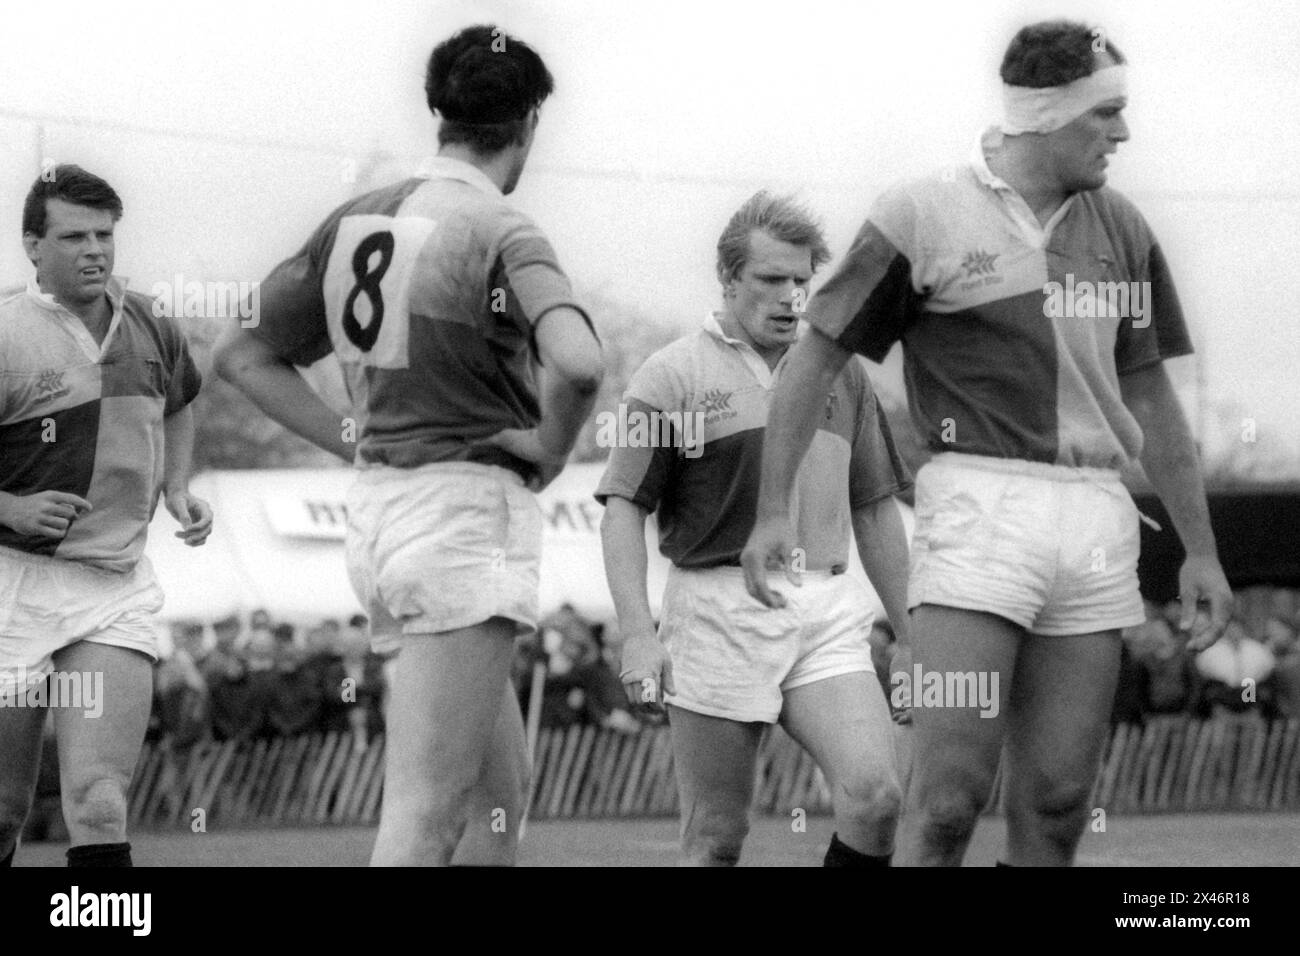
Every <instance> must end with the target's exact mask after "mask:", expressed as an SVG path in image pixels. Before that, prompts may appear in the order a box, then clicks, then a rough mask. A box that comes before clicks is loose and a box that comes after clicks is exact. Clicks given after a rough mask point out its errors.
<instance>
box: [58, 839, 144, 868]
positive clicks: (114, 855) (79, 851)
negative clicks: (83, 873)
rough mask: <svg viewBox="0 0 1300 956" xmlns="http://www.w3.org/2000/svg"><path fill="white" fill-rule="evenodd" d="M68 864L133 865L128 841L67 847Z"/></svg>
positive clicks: (97, 865)
mask: <svg viewBox="0 0 1300 956" xmlns="http://www.w3.org/2000/svg"><path fill="white" fill-rule="evenodd" d="M68 866H77V867H86V866H94V867H108V866H118V867H121V866H134V864H133V863H132V862H131V844H129V843H90V844H87V845H86V846H74V847H69V848H68Z"/></svg>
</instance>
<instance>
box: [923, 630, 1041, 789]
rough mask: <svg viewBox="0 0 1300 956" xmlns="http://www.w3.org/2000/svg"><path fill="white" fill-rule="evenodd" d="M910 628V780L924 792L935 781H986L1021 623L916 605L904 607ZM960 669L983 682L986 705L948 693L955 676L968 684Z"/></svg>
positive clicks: (998, 742)
mask: <svg viewBox="0 0 1300 956" xmlns="http://www.w3.org/2000/svg"><path fill="white" fill-rule="evenodd" d="M911 630H912V642H913V650H912V661H913V673H912V679H911V697H912V728H913V731H914V734H913V740H912V743H913V763H912V779H911V781H910V787H911V788H912V790H915V791H916V792H918V793H921V794H924V792H925V791H926V790H927V789H928V788H929V787H932V786H934V785H936V784H947V783H953V782H955V783H958V784H961V783H970V784H972V785H977V784H979V785H982V784H986V783H989V782H990V781H991V778H992V776H993V774H994V773H996V771H997V764H998V759H999V757H1000V754H1001V747H1002V735H1003V733H1004V730H1005V715H1006V712H1007V703H1008V700H1009V698H1010V694H1011V686H1012V683H1013V680H1014V679H1015V668H1016V653H1017V648H1018V646H1019V644H1020V641H1021V639H1022V637H1023V636H1024V631H1023V629H1022V628H1020V627H1019V625H1016V624H1013V623H1012V622H1011V621H1008V620H1007V619H1005V618H1002V617H998V616H997V615H994V614H987V613H984V612H982V611H969V610H964V609H961V608H951V607H943V606H939V605H933V604H923V605H921V606H920V607H917V608H916V609H915V610H913V612H912V628H911ZM918 671H919V673H920V675H921V681H920V684H919V686H918V684H917V681H916V679H915V678H916V674H917V673H918ZM966 675H973V679H974V683H975V685H976V686H977V687H978V686H979V685H980V682H981V681H983V686H984V687H985V688H986V689H987V690H988V691H989V693H990V695H991V698H990V701H989V704H990V706H987V707H985V706H981V704H980V702H979V701H978V700H971V699H970V695H969V694H968V695H966V699H965V701H964V702H959V701H958V700H956V699H953V698H952V697H951V696H950V694H949V688H950V687H952V686H955V685H956V684H957V683H958V682H962V683H964V685H965V686H966V687H967V688H969V687H970V686H971V678H970V677H968V676H966ZM959 703H962V704H963V705H961V706H958V704H959ZM909 792H912V791H911V790H910V791H909Z"/></svg>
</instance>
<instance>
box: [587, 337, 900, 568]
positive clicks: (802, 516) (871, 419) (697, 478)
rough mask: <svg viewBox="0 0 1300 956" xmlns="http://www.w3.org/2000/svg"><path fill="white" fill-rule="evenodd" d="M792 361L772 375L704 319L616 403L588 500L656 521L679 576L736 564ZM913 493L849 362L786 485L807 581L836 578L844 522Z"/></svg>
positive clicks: (843, 556)
mask: <svg viewBox="0 0 1300 956" xmlns="http://www.w3.org/2000/svg"><path fill="white" fill-rule="evenodd" d="M789 354H790V353H789V352H788V351H787V352H786V354H785V355H783V356H782V357H781V360H780V362H778V363H777V366H776V368H775V369H769V368H768V366H767V363H766V362H765V361H764V360H763V359H762V357H760V356H759V354H758V353H757V352H756V351H755V350H754V349H753V348H752V347H751V346H750V345H748V344H747V343H745V342H742V341H740V340H739V339H734V338H732V337H730V336H728V335H727V334H726V333H725V332H724V331H723V330H722V328H721V326H720V325H719V324H718V320H717V318H716V317H715V316H713V315H710V316H709V317H708V319H706V320H705V324H704V328H703V329H702V330H701V331H700V332H698V333H697V334H695V335H690V336H687V337H686V338H682V339H678V340H677V341H676V342H673V343H672V344H671V345H668V346H666V347H664V348H662V349H660V350H659V351H658V352H656V353H655V354H654V355H651V356H650V357H649V358H648V359H646V361H645V364H644V365H642V366H641V368H640V369H639V370H638V371H637V373H636V374H635V375H633V376H632V381H631V382H630V383H629V385H628V388H627V392H626V393H625V395H624V397H623V407H622V408H621V409H620V416H619V417H620V419H621V420H620V422H619V428H618V432H617V433H616V434H611V435H610V436H609V437H610V438H618V439H619V440H618V441H616V442H614V443H613V444H614V447H613V450H612V451H611V452H610V456H609V463H608V464H607V466H606V468H605V473H604V475H603V476H602V477H601V480H600V484H599V486H598V487H597V489H596V500H597V501H599V502H600V503H601V504H604V503H605V501H606V499H608V498H609V497H610V496H611V495H612V496H617V497H620V498H626V499H627V500H628V501H631V502H633V503H634V504H637V505H640V506H641V507H643V508H645V509H646V510H647V511H656V510H657V512H658V519H659V549H660V551H661V552H662V553H663V555H664V556H665V557H667V558H668V559H669V560H671V561H672V562H673V564H675V565H677V566H678V567H681V568H706V567H713V566H716V565H736V564H739V563H740V552H741V551H742V550H743V549H744V547H745V542H746V541H747V540H749V533H750V531H752V530H753V527H754V516H755V511H756V509H757V504H758V483H759V465H760V460H761V458H762V454H763V430H764V429H765V428H766V426H767V413H768V406H769V403H770V401H771V397H772V391H773V390H774V389H775V387H776V383H777V381H778V380H779V377H780V374H781V372H782V370H783V369H784V368H785V363H786V359H787V358H788V357H789ZM656 413H659V414H662V413H670V415H671V414H675V415H676V417H669V418H667V419H664V418H659V419H655V418H653V417H651V416H653V415H654V414H656ZM665 422H667V425H665V424H664V423H665ZM678 423H680V428H679V429H678ZM665 433H669V434H670V435H671V436H672V437H670V438H669V440H665V439H664V435H665ZM910 485H911V479H910V476H909V474H908V471H907V466H906V465H904V464H903V461H902V459H901V458H900V457H899V454H898V451H897V449H896V448H895V447H894V440H893V437H892V435H891V434H890V432H889V425H888V423H887V422H886V421H885V416H884V413H883V412H880V411H879V409H878V407H877V404H876V397H875V394H874V393H873V391H872V389H871V382H870V381H869V380H868V378H867V373H866V369H865V368H864V367H863V365H862V363H861V362H859V361H857V360H853V361H850V362H849V363H848V365H846V366H845V370H844V371H843V372H842V373H841V374H840V376H839V377H838V378H837V379H836V380H835V387H834V388H833V389H832V390H831V391H830V393H828V394H827V396H826V404H825V409H824V411H823V413H822V414H821V416H820V417H819V418H818V422H817V433H816V434H815V435H814V437H813V440H812V444H811V446H810V447H809V449H808V454H807V456H806V457H805V458H804V460H803V463H802V464H801V465H800V467H799V471H798V474H797V476H796V479H795V486H794V494H793V497H792V499H791V514H792V515H793V516H794V519H795V535H796V539H797V542H798V545H797V546H800V547H802V548H804V550H805V552H806V554H805V560H806V568H807V570H809V571H824V570H828V569H832V570H835V571H843V570H845V569H846V568H847V566H848V548H849V543H850V541H851V540H852V537H851V535H852V525H851V523H850V518H851V512H852V511H853V510H856V509H858V508H862V507H865V506H867V505H869V504H871V503H872V502H875V501H877V500H879V499H881V498H884V497H886V496H888V495H894V494H898V493H899V492H902V491H904V490H906V489H907V488H908V487H909V486H910Z"/></svg>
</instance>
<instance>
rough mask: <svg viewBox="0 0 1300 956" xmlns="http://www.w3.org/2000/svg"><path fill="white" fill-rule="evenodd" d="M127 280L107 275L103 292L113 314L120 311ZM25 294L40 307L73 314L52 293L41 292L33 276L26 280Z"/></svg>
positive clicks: (124, 297) (124, 296)
mask: <svg viewBox="0 0 1300 956" xmlns="http://www.w3.org/2000/svg"><path fill="white" fill-rule="evenodd" d="M127 281H128V280H126V279H119V278H118V277H117V276H109V277H108V283H107V284H106V286H105V288H104V292H105V294H106V295H107V296H108V302H109V304H110V305H111V306H112V307H113V314H114V315H116V314H117V313H118V312H121V311H122V302H123V301H124V300H125V299H126V284H127ZM27 295H28V296H29V297H31V298H32V299H33V300H35V302H36V304H37V305H39V306H40V307H41V308H42V309H48V310H49V311H51V312H57V311H63V312H67V313H68V314H69V315H72V314H73V313H72V310H71V309H69V308H67V307H66V306H64V305H62V304H61V303H60V302H59V301H58V300H57V299H55V298H54V295H53V293H50V292H42V291H41V287H40V284H39V283H37V281H36V277H35V276H32V277H31V278H30V279H28V280H27Z"/></svg>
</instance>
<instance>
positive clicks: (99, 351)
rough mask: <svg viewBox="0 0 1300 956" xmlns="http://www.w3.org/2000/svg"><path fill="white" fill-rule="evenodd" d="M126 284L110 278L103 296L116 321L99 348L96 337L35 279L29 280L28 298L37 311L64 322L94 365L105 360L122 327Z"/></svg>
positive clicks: (123, 280) (115, 277) (109, 325)
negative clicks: (42, 310)
mask: <svg viewBox="0 0 1300 956" xmlns="http://www.w3.org/2000/svg"><path fill="white" fill-rule="evenodd" d="M126 283H127V280H125V279H119V278H118V277H117V276H109V277H108V283H107V285H106V286H105V288H104V294H105V295H107V296H108V303H109V305H111V306H112V307H113V317H112V318H111V319H110V320H109V323H108V332H107V333H106V334H105V335H104V341H103V342H102V343H101V344H99V345H96V344H95V337H94V336H93V335H91V334H90V330H89V329H87V328H86V325H85V323H84V322H82V321H81V319H79V318H77V317H76V316H75V315H74V314H73V313H72V312H71V311H70V310H68V309H67V308H65V307H64V306H63V305H61V304H59V302H58V301H57V300H56V299H55V298H54V296H53V295H51V294H50V293H48V292H42V291H41V287H40V285H39V284H38V283H37V281H36V277H35V276H33V277H32V278H30V279H28V280H27V297H28V299H30V300H31V302H32V303H33V304H34V305H35V306H37V307H38V308H41V309H44V310H45V311H47V312H52V313H54V314H55V315H56V316H58V317H59V318H61V319H63V320H64V321H65V322H66V324H67V328H68V331H69V332H71V333H72V337H73V338H75V339H76V340H77V343H78V344H79V345H80V346H81V347H82V349H83V350H84V351H85V352H86V354H87V355H89V356H90V357H91V358H92V359H94V360H95V361H98V360H99V359H100V358H102V357H103V355H104V354H105V352H106V351H107V350H108V344H109V343H110V342H112V341H113V336H114V335H115V334H116V333H117V327H118V326H119V325H121V324H122V305H123V303H124V302H125V301H126Z"/></svg>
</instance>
